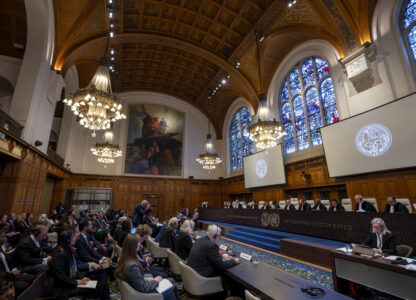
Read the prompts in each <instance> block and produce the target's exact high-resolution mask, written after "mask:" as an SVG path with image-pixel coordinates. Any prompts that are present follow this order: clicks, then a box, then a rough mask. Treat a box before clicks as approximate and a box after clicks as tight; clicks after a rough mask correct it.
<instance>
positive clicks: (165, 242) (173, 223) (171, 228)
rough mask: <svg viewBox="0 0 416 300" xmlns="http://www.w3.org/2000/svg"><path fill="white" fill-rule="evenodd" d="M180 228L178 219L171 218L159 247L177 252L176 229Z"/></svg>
mask: <svg viewBox="0 0 416 300" xmlns="http://www.w3.org/2000/svg"><path fill="white" fill-rule="evenodd" d="M177 229H178V219H177V218H171V219H170V220H169V222H168V226H167V227H166V229H165V231H164V232H163V234H162V237H161V238H160V242H159V247H162V248H169V249H170V250H172V251H173V252H175V246H176V230H177Z"/></svg>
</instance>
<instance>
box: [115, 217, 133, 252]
mask: <svg viewBox="0 0 416 300" xmlns="http://www.w3.org/2000/svg"><path fill="white" fill-rule="evenodd" d="M130 232H131V221H130V220H128V219H127V220H124V221H123V223H121V232H120V234H119V238H118V240H117V244H118V245H119V246H120V245H123V242H124V239H125V237H126V236H127V235H128V234H129V233H130Z"/></svg>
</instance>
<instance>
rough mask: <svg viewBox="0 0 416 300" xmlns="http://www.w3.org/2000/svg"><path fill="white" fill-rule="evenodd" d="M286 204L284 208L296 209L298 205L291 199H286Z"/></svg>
mask: <svg viewBox="0 0 416 300" xmlns="http://www.w3.org/2000/svg"><path fill="white" fill-rule="evenodd" d="M285 201H286V206H285V208H284V210H296V207H295V206H294V205H293V204H292V203H290V199H286V200H285Z"/></svg>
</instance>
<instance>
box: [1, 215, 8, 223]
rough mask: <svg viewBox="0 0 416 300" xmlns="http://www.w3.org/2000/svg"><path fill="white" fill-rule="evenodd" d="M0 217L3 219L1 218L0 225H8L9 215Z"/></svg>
mask: <svg viewBox="0 0 416 300" xmlns="http://www.w3.org/2000/svg"><path fill="white" fill-rule="evenodd" d="M0 216H1V218H0V224H6V223H7V219H8V216H7V214H4V215H0Z"/></svg>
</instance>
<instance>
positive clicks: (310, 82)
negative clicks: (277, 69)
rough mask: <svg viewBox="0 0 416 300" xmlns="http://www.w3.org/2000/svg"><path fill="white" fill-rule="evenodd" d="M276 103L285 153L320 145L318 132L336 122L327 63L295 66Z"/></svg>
mask: <svg viewBox="0 0 416 300" xmlns="http://www.w3.org/2000/svg"><path fill="white" fill-rule="evenodd" d="M414 1H415V2H416V0H414ZM279 103H280V114H281V119H282V125H283V128H284V130H285V131H286V133H287V134H286V136H285V142H284V148H285V152H286V153H292V152H295V151H296V150H303V149H307V148H309V147H313V146H317V145H320V144H322V138H321V132H320V130H319V129H320V128H321V127H322V126H324V125H328V124H332V123H334V122H338V121H339V117H338V111H337V104H336V101H335V94H334V87H333V85H332V79H331V72H330V70H329V65H328V63H327V62H326V61H325V60H324V59H322V58H320V57H309V58H306V59H304V60H303V61H302V62H301V63H299V64H298V65H296V66H295V67H294V68H293V69H292V70H291V71H290V72H289V74H288V75H287V76H286V78H285V81H284V82H283V84H282V89H281V92H280V99H279Z"/></svg>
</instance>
